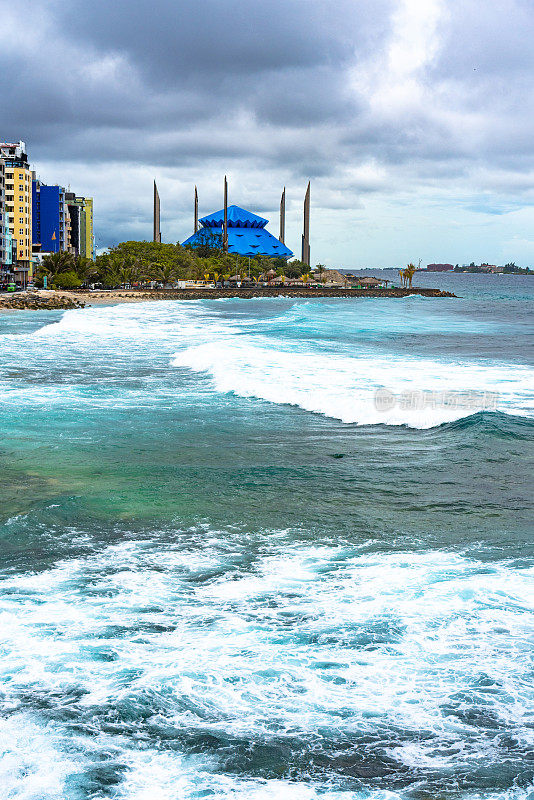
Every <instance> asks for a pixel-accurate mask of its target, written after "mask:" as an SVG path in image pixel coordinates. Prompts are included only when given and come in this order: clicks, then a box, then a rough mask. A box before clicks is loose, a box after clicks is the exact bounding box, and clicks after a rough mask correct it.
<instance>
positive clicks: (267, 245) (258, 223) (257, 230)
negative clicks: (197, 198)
mask: <svg viewBox="0 0 534 800" xmlns="http://www.w3.org/2000/svg"><path fill="white" fill-rule="evenodd" d="M268 222H269V220H267V219H264V218H263V217H259V216H258V215H257V214H253V213H252V212H250V211H245V209H244V208H240V207H239V206H228V216H227V236H228V252H229V253H238V254H239V255H240V256H256V255H262V256H270V257H272V258H275V257H276V256H281V257H282V258H291V256H292V255H293V253H292V251H291V250H289V248H287V247H286V246H285V244H282V242H281V241H280V240H279V239H277V238H276V237H275V236H273V235H272V233H269V231H268V230H266V225H267V224H268ZM199 223H200V225H201V226H202V227H200V228H199V230H198V231H197V232H196V233H194V234H193V235H192V236H190V237H189V239H186V241H185V242H183V243H182V244H184V245H187V244H189V245H191V246H192V247H195V246H199V245H200V244H202V243H203V239H204V238H205V236H206V232H207V231H208V232H211V233H213V234H220V233H221V230H222V229H223V227H224V209H221V210H220V211H215V212H214V213H213V214H209V215H208V216H207V217H201V219H199Z"/></svg>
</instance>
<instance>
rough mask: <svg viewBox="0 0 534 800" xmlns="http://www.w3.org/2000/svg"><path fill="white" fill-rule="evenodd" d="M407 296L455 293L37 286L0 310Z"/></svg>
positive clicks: (2, 299) (4, 300) (3, 300)
mask: <svg viewBox="0 0 534 800" xmlns="http://www.w3.org/2000/svg"><path fill="white" fill-rule="evenodd" d="M410 295H420V296H422V297H453V298H456V297H457V295H455V294H453V293H452V292H446V291H442V290H440V289H427V288H418V287H414V288H413V289H401V288H398V287H393V288H390V289H342V288H339V289H321V288H311V289H304V288H293V287H290V286H287V287H283V286H280V287H279V286H276V287H274V286H267V287H262V288H258V289H255V288H235V289H230V288H227V289H99V290H96V291H92V292H91V291H87V290H86V291H63V290H55V289H38V290H36V291H32V292H17V293H15V294H7V293H6V294H3V295H0V311H1V310H11V311H15V310H19V309H20V310H22V309H26V310H30V311H31V310H46V309H49V310H61V309H65V310H68V309H74V308H85V307H87V306H98V305H116V304H119V303H141V302H147V301H154V300H218V299H221V298H241V299H244V300H250V299H253V298H261V297H290V298H291V297H295V298H299V299H309V298H316V297H321V298H322V297H343V298H347V299H355V298H361V297H392V298H402V297H409V296H410Z"/></svg>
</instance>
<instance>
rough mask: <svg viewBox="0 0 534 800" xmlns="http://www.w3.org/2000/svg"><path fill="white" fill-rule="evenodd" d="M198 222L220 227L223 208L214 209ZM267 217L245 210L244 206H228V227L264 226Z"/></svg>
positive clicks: (206, 226) (211, 226)
mask: <svg viewBox="0 0 534 800" xmlns="http://www.w3.org/2000/svg"><path fill="white" fill-rule="evenodd" d="M199 222H200V224H201V225H202V226H203V227H204V228H220V227H222V224H223V222H224V208H222V209H221V210H220V211H215V212H214V213H213V214H209V216H207V217H202V218H201V219H199ZM268 222H269V220H268V219H264V218H263V217H258V215H257V214H253V213H252V212H251V211H245V209H244V208H240V207H239V206H228V227H229V228H230V227H232V228H265V226H266V225H267V223H268Z"/></svg>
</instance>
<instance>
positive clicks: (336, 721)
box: [0, 531, 534, 800]
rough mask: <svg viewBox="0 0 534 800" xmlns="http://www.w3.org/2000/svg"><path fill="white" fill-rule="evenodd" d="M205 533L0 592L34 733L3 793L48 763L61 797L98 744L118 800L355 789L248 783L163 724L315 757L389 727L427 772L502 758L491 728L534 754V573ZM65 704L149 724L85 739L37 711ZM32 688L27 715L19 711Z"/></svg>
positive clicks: (6, 689) (8, 695) (18, 691)
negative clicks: (119, 711) (532, 642)
mask: <svg viewBox="0 0 534 800" xmlns="http://www.w3.org/2000/svg"><path fill="white" fill-rule="evenodd" d="M198 535H199V536H200V539H199V541H196V539H195V538H194V537H193V539H194V541H191V540H190V539H189V538H188V537H189V536H190V534H189V535H188V536H187V537H186V536H182V538H181V539H180V537H179V538H178V541H177V542H176V544H175V545H173V544H169V543H168V542H167V543H161V544H158V543H157V542H150V541H148V540H147V541H140V542H129V543H127V544H119V545H114V546H109V547H107V548H105V549H104V550H103V551H102V552H100V553H96V554H94V555H90V556H87V557H85V558H78V559H76V560H72V561H64V562H62V563H61V564H59V565H58V566H57V567H54V568H52V569H49V570H45V571H43V572H40V573H38V574H34V575H32V574H26V575H21V576H16V575H12V576H9V577H6V579H5V581H3V582H2V584H0V621H1V630H2V640H3V657H2V661H1V667H0V688H1V690H2V693H3V696H4V704H5V705H4V710H5V711H6V712H8V713H9V712H14V713H15V714H16V716H15V717H14V718H13V719H14V720H15V721H14V722H13V725H17V726H19V729H20V731H21V734H20V736H21V737H22V738H19V739H15V740H13V741H11V739H12V737H11V736H8V737H7V739H6V745H7V746H6V748H5V750H6V753H7V756H6V760H5V764H4V786H6V787H8V796H10V795H9V791H12V796H14V797H21V798H28V800H29V798H32V800H33V798H34V797H35V798H37V796H38V795H37V794H36V793H35V791H34V788H32V787H34V786H35V784H34V783H33V782H31V781H30V777H28V778H27V781H30V782H27V786H29V787H30V788H28V789H27V790H26V789H24V791H26V794H24V792H23V791H22V789H21V790H20V794H17V793H16V791H18V790H16V787H17V786H18V785H19V781H20V776H21V774H22V772H24V774H25V775H27V776H39V775H40V774H41V772H42V771H43V770H44V766H43V764H44V761H45V760H47V761H49V762H50V763H51V764H52V766H51V775H50V776H49V778H48V779H47V780H49V781H51V783H50V786H51V787H52V789H51V790H50V792H49V793H48V794H46V793H45V792H43V794H42V796H43V797H44V798H47V800H48V797H54V794H53V792H54V791H56V796H62V795H61V792H60V791H59V789H58V788H57V787H58V786H60V785H61V782H62V781H66V780H67V778H68V777H69V776H72V774H73V773H76V772H80V771H83V770H85V769H86V768H87V766H88V764H90V763H92V759H93V758H94V759H96V762H98V760H99V758H100V759H101V756H99V753H100V751H101V750H102V751H103V752H105V753H107V754H109V753H113V754H114V759H115V760H116V761H117V763H119V764H121V765H122V768H123V769H124V778H123V780H122V782H121V783H120V785H119V787H118V789H117V797H122V798H128V800H144V799H145V798H148V797H149V796H150V794H149V792H150V791H151V788H152V791H153V792H156V790H157V792H156V793H157V796H158V797H161V798H169V800H170V798H174V797H185V798H195V797H200V796H202V795H201V793H200V792H201V790H204V791H206V790H208V788H211V789H212V790H213V792H214V794H213V796H215V797H220V798H221V800H222V798H223V797H235V798H245V797H247V798H248V797H253V798H258V800H259V799H260V798H261V800H263V798H264V797H265V798H267V797H269V798H274V799H275V800H285V798H293V797H294V798H295V800H301V798H302V800H315V798H317V800H319V798H325V799H328V800H334V799H335V800H341V798H343V800H345V797H347V798H348V797H349V796H355V797H359V796H360V795H347V794H346V793H345V794H343V792H341V791H340V790H339V789H336V787H335V786H332V785H330V786H329V787H327V786H323V785H322V784H321V783H320V781H319V782H318V783H317V784H315V783H314V782H313V781H311V782H310V783H309V784H306V783H303V782H300V781H297V782H296V783H292V782H291V781H284V780H281V781H276V780H274V781H273V780H266V781H263V780H259V779H258V780H256V779H252V778H251V779H250V780H245V779H242V778H239V777H238V776H236V775H233V774H231V773H228V772H227V771H226V770H225V769H224V766H223V764H222V763H221V762H220V755H219V753H218V752H217V751H216V750H215V751H213V752H211V754H210V752H209V751H208V752H205V753H203V754H197V755H195V756H191V755H188V754H187V753H186V752H181V751H180V750H178V751H174V750H172V751H167V750H166V749H165V746H164V743H165V741H166V738H165V735H164V736H163V739H162V747H161V748H158V746H155V745H154V743H153V742H152V741H151V739H152V738H153V737H155V740H157V739H158V734H157V731H158V730H159V729H161V731H162V732H163V733H164V732H165V731H167V730H171V731H188V732H189V734H190V735H194V734H195V731H196V732H198V734H199V735H202V736H206V735H209V736H210V737H213V738H215V739H216V738H217V737H222V739H223V741H224V740H225V739H226V737H233V740H234V741H235V742H236V743H237V744H236V745H235V746H238V743H239V742H242V743H243V745H242V746H243V748H244V749H243V757H244V758H245V757H246V753H247V750H248V749H249V748H250V747H252V746H253V745H254V743H273V746H275V743H276V742H277V741H280V740H282V741H284V740H286V741H288V742H291V741H293V742H294V741H296V740H298V741H300V742H302V745H301V746H302V747H303V748H306V747H307V746H308V745H310V746H311V744H313V746H314V747H316V748H319V749H320V748H321V747H328V744H324V742H325V741H326V742H327V741H328V737H329V736H330V737H331V738H332V740H333V741H334V742H336V741H338V740H339V741H355V742H357V741H358V739H359V737H364V739H365V738H366V737H367V741H372V738H373V736H374V735H375V734H376V731H377V730H379V731H380V732H381V733H380V747H381V748H383V747H385V748H388V747H389V752H390V754H391V756H392V757H393V758H394V759H395V760H396V761H398V762H399V763H401V764H406V765H407V766H413V765H414V764H415V762H417V769H418V773H419V775H424V774H425V771H426V772H428V773H429V774H433V773H435V772H436V771H438V772H439V771H443V772H444V773H445V774H448V771H449V770H450V769H453V768H454V767H456V768H458V767H459V765H460V766H461V768H462V769H467V768H471V769H472V768H474V767H475V766H476V765H477V764H479V763H483V764H485V765H488V764H497V763H500V759H501V757H502V754H501V751H500V743H499V737H497V736H496V735H495V730H497V731H501V732H503V733H505V734H506V735H507V736H509V737H510V738H512V739H513V740H514V741H515V742H516V743H517V746H518V747H523V748H524V749H525V751H528V749H529V748H532V746H533V745H534V741H533V737H532V730H531V727H530V717H529V711H528V710H529V706H530V703H531V700H532V684H531V683H530V682H529V675H530V652H529V645H528V639H527V637H528V634H529V631H530V630H531V628H532V624H533V613H534V592H533V590H532V586H533V581H532V578H533V577H534V571H533V570H527V569H520V570H517V569H512V568H511V567H510V566H508V565H507V564H491V565H488V564H484V563H479V562H477V561H476V560H473V559H468V558H465V557H463V556H461V555H455V554H451V553H447V552H423V553H415V552H414V553H401V554H396V553H375V554H364V553H360V552H358V551H357V550H354V551H353V550H351V549H349V548H347V547H343V548H342V547H337V546H334V545H332V546H321V547H318V546H311V545H304V544H296V543H295V542H292V540H291V538H290V537H289V536H287V535H284V534H283V533H281V534H280V535H279V536H274V535H271V534H269V535H268V536H266V537H265V539H264V541H263V546H262V547H261V548H260V549H259V550H258V551H257V554H256V557H255V559H253V560H252V562H251V561H250V558H249V557H248V555H249V554H250V539H249V538H248V537H244V538H243V540H241V539H240V537H239V535H238V534H237V533H235V534H232V548H231V551H230V552H228V549H227V548H226V547H224V546H223V547H221V545H224V544H225V543H226V542H227V537H228V535H229V534H228V533H225V532H216V531H210V532H209V533H206V532H205V531H203V532H202V533H199V534H198ZM200 541H202V542H203V543H204V546H203V549H202V551H201V554H200V555H199V549H198V548H199V546H200V545H199V542H200ZM188 542H189V544H188ZM226 553H228V554H226ZM229 556H230V557H229ZM189 557H191V558H190V560H189ZM208 576H211V577H208ZM198 578H200V580H198ZM102 653H104V654H105V655H106V658H101V657H99V654H102ZM70 695H72V696H73V697H74V698H77V699H76V700H69V701H68V708H69V710H70V712H75V716H76V718H77V719H79V720H80V721H81V722H84V720H87V724H89V725H90V728H91V730H93V731H94V732H98V731H99V730H100V727H101V726H102V727H105V723H106V720H107V719H108V716H109V714H112V713H113V709H115V708H120V707H121V705H122V706H125V707H127V708H128V709H130V710H131V709H135V708H138V707H140V708H144V709H145V715H144V716H141V717H140V718H139V720H138V721H136V718H135V715H134V716H133V717H131V711H129V712H128V715H127V717H126V719H125V720H124V721H121V720H120V719H119V721H118V722H117V733H116V734H115V735H113V734H110V733H109V732H107V733H105V732H101V733H99V736H98V737H93V736H85V735H83V734H81V733H79V732H78V733H76V735H75V737H74V739H73V738H72V733H71V732H69V719H71V716H70V714H69V715H67V716H66V717H65V720H64V721H63V722H61V718H59V721H58V719H57V715H54V719H56V721H55V722H54V723H53V724H52V723H50V724H49V725H48V726H47V725H46V723H45V719H46V712H42V711H40V708H41V705H40V702H39V698H52V700H53V699H54V698H61V697H62V696H67V697H69V696H70ZM32 696H35V697H36V698H37V700H36V704H35V709H34V710H33V715H34V718H32V717H31V716H24V714H26V713H27V712H26V711H24V710H23V709H20V710H19V707H20V705H21V703H24V704H25V705H27V704H28V698H29V697H32ZM147 704H148V705H147ZM469 708H474V709H476V710H481V711H482V713H483V714H485V715H487V716H488V718H489V720H490V721H489V723H488V724H489V727H488V729H486V728H485V727H484V724H483V723H481V724H480V725H478V724H477V723H474V722H471V721H469V717H467V716H465V713H464V712H465V711H466V710H467V711H468V710H469ZM147 712H149V715H148V716H149V718H148V722H147V723H145V721H144V720H146V713H147ZM21 715H22V716H21ZM128 720H133V722H129V721H128ZM145 724H148V728H145ZM129 725H133V726H134V728H133V730H130V728H129V727H128V726H129ZM34 726H37V728H38V730H37V729H34ZM122 729H123V730H124V735H123V734H122V733H120V730H122ZM149 731H150V733H149ZM399 732H401V733H399ZM422 732H424V735H425V738H424V739H423V741H421V739H420V736H421V733H422ZM34 736H35V737H36V741H37V746H36V747H32V748H30V747H26V746H25V745H24V742H25V741H29V738H31V737H34ZM325 737H326V739H325ZM399 737H400V738H401V740H402V739H404V741H401V743H399ZM17 742H18V743H17ZM138 743H144V744H143V747H141V748H139V747H138ZM332 747H333V748H334V749H335V744H333V745H332ZM368 747H369V745H368V744H367V745H366V748H367V750H366V752H368ZM56 754H59V755H56ZM444 754H445V755H444ZM369 757H372V754H371V755H369ZM25 785H26V784H24V783H23V784H22V786H23V787H24V786H25ZM45 785H47V784H45ZM173 786H174V789H173ZM178 789H179V790H180V791H178ZM32 791H34V794H32V793H31V792H32ZM173 791H174V792H175V794H174V795H173ZM65 796H66V795H65ZM361 796H362V797H366V796H367V795H366V793H364V792H363V793H362V795H361ZM505 796H506V795H504V794H503V795H495V798H497V797H503V798H504V797H505ZM518 796H519V795H518ZM369 797H370V798H371V797H372V798H374V799H375V800H376V799H377V798H382V797H383V798H384V800H385V798H387V797H390V798H397V797H402V793H400V794H399V795H397V794H395V793H392V794H387V793H385V794H380V793H378V794H370V795H369ZM510 797H512V795H510Z"/></svg>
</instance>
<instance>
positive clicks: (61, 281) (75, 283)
mask: <svg viewBox="0 0 534 800" xmlns="http://www.w3.org/2000/svg"><path fill="white" fill-rule="evenodd" d="M52 285H53V286H54V288H55V289H79V288H80V286H81V285H82V282H81V280H80V278H79V277H78V275H77V274H76V272H75V271H74V270H69V271H68V272H59V273H58V274H57V275H54V278H53V281H52Z"/></svg>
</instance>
